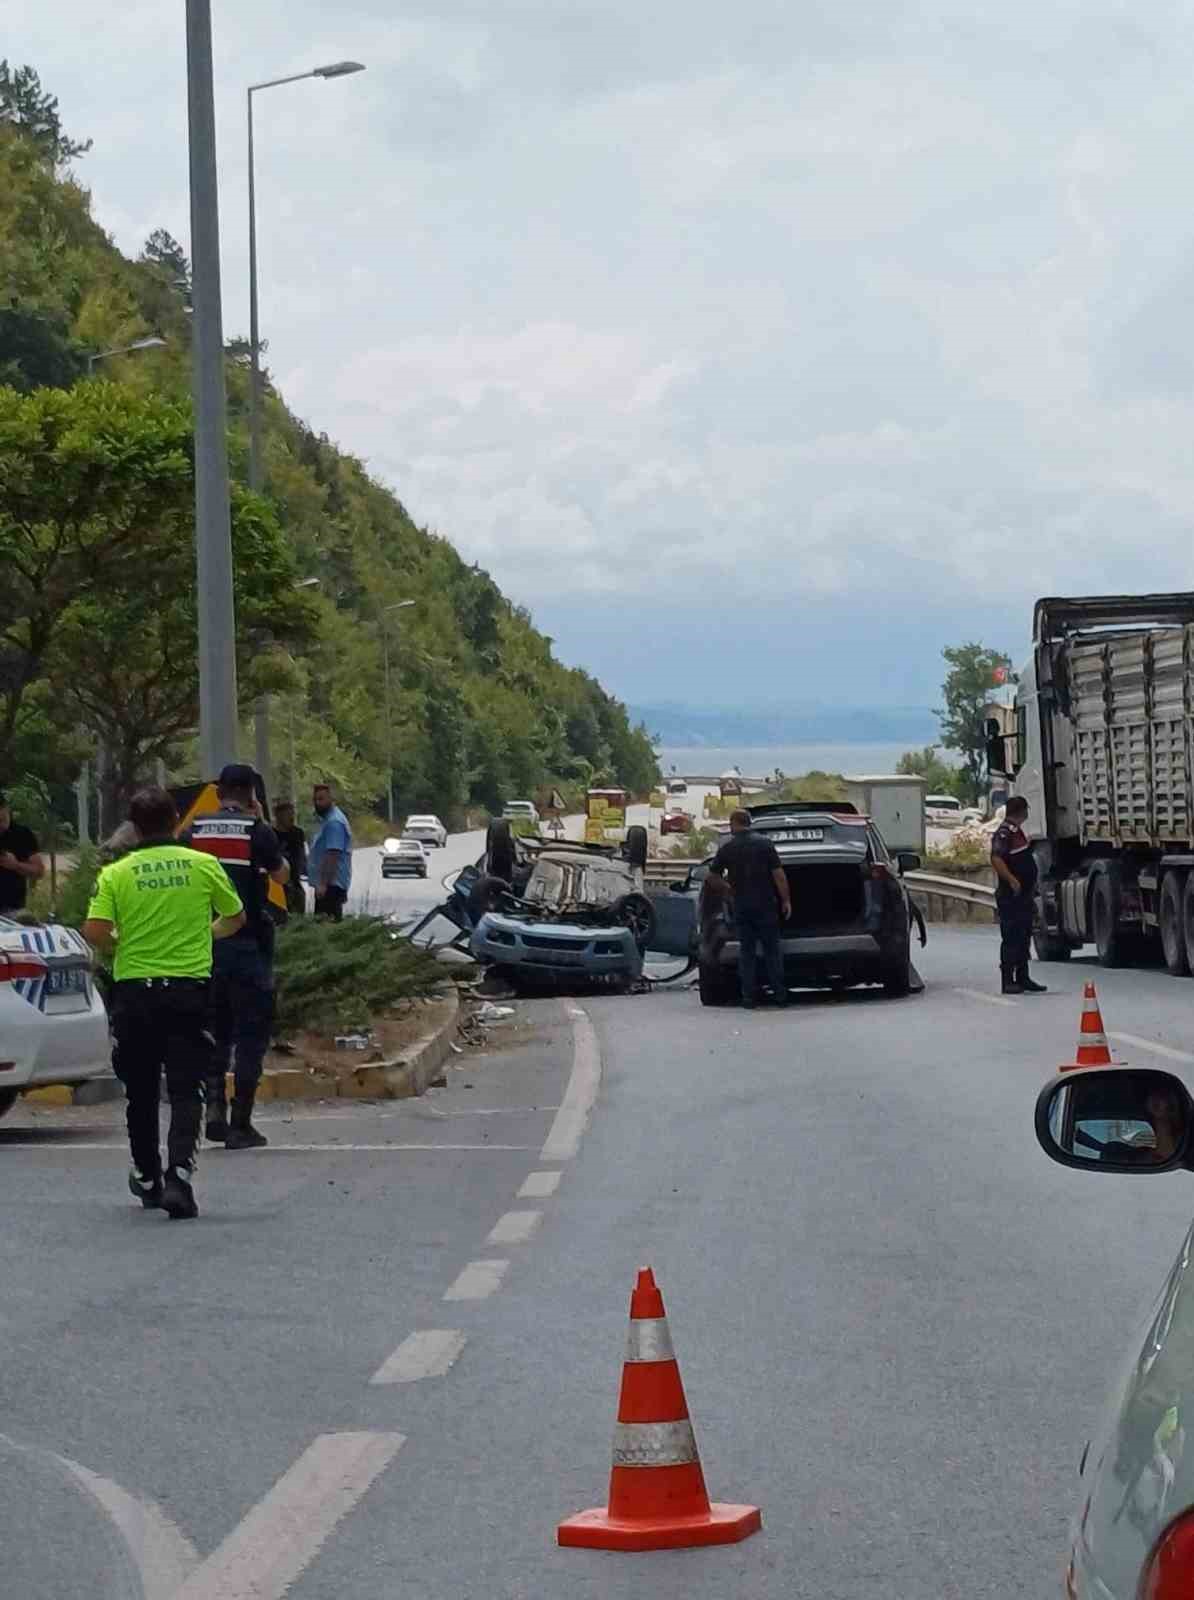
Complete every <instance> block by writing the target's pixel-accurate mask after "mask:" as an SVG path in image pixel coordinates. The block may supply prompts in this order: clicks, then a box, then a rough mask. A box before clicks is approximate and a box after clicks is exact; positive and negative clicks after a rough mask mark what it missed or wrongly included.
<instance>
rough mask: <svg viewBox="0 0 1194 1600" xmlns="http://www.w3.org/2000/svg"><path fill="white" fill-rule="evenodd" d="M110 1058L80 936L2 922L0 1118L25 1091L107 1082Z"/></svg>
mask: <svg viewBox="0 0 1194 1600" xmlns="http://www.w3.org/2000/svg"><path fill="white" fill-rule="evenodd" d="M110 1057H111V1049H110V1046H109V1043H108V1016H107V1012H106V1011H105V1009H104V1002H103V999H102V997H101V995H100V992H99V990H98V989H97V988H96V986H95V983H94V981H93V979H92V973H91V954H90V951H89V950H88V948H87V945H86V943H85V942H84V940H83V937H82V935H81V934H79V933H76V932H75V930H74V929H73V928H61V927H58V926H57V925H54V926H42V925H40V924H38V925H35V926H32V927H26V926H25V925H24V924H22V923H19V922H14V921H12V920H11V919H10V918H8V917H0V1116H3V1115H4V1113H5V1112H6V1111H8V1110H10V1109H11V1107H12V1106H13V1105H14V1104H15V1102H16V1099H17V1096H18V1094H19V1093H20V1091H21V1090H22V1089H36V1088H43V1087H45V1086H46V1085H47V1084H51V1083H55V1084H57V1083H63V1084H75V1083H86V1082H87V1081H88V1080H89V1079H91V1078H102V1077H107V1076H108V1075H109V1073H110V1070H111V1068H110V1065H109V1063H110Z"/></svg>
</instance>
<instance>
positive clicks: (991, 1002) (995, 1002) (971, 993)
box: [954, 989, 1016, 1006]
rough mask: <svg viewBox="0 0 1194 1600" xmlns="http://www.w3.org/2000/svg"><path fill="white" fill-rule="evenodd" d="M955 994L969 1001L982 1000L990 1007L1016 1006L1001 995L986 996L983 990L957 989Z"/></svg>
mask: <svg viewBox="0 0 1194 1600" xmlns="http://www.w3.org/2000/svg"><path fill="white" fill-rule="evenodd" d="M954 993H955V994H960V995H964V996H965V997H966V999H967V1000H981V1001H982V1002H983V1004H984V1005H988V1006H1014V1005H1015V1003H1016V1002H1015V1001H1014V1000H1008V999H1006V998H1005V997H1004V996H1003V995H1001V994H984V993H983V991H982V990H981V989H955V990H954Z"/></svg>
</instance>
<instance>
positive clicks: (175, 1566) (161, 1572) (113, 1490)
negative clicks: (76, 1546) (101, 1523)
mask: <svg viewBox="0 0 1194 1600" xmlns="http://www.w3.org/2000/svg"><path fill="white" fill-rule="evenodd" d="M58 1459H59V1460H60V1461H61V1462H62V1465H63V1466H64V1467H65V1468H66V1469H67V1471H68V1472H70V1473H71V1474H72V1476H73V1477H75V1478H77V1479H78V1481H79V1482H80V1483H81V1484H82V1485H83V1487H84V1489H86V1490H87V1492H88V1494H89V1495H90V1496H91V1497H92V1499H93V1500H95V1502H96V1503H97V1504H98V1505H99V1506H100V1507H101V1508H102V1509H103V1510H104V1511H105V1512H106V1513H107V1515H108V1517H109V1518H110V1519H111V1521H112V1522H113V1523H114V1525H115V1527H116V1529H117V1531H118V1532H119V1533H120V1536H121V1537H122V1538H123V1540H124V1542H125V1544H126V1545H127V1546H128V1548H129V1554H130V1555H131V1556H132V1557H133V1560H134V1561H135V1562H136V1563H137V1570H138V1572H139V1574H140V1578H141V1585H142V1588H143V1589H144V1591H145V1600H174V1596H175V1595H176V1594H177V1592H178V1588H179V1585H180V1584H182V1583H183V1582H185V1580H186V1576H187V1574H188V1573H189V1572H194V1570H195V1568H196V1567H197V1566H198V1565H199V1552H198V1551H197V1550H196V1549H195V1546H194V1545H193V1544H192V1543H191V1541H190V1540H189V1539H188V1538H187V1537H186V1535H185V1534H184V1533H183V1532H182V1530H181V1529H180V1528H178V1527H176V1526H175V1524H174V1523H173V1522H171V1520H170V1518H169V1517H168V1516H167V1515H166V1513H165V1512H164V1511H163V1510H162V1508H161V1506H159V1505H155V1503H154V1502H153V1501H152V1500H138V1499H137V1498H136V1497H135V1496H133V1495H131V1494H129V1492H128V1491H127V1489H122V1488H121V1487H120V1485H119V1484H118V1483H113V1482H112V1480H111V1478H101V1477H100V1476H99V1474H98V1473H96V1472H92V1471H91V1470H90V1468H88V1467H85V1466H83V1465H82V1464H81V1463H80V1462H78V1461H72V1460H71V1459H70V1457H69V1456H59V1458H58Z"/></svg>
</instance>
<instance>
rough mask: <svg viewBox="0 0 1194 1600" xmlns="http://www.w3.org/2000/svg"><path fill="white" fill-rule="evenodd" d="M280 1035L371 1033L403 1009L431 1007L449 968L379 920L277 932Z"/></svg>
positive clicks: (302, 923) (295, 925)
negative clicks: (406, 1004)
mask: <svg viewBox="0 0 1194 1600" xmlns="http://www.w3.org/2000/svg"><path fill="white" fill-rule="evenodd" d="M275 970H276V982H277V1022H276V1032H277V1033H278V1034H279V1035H280V1036H281V1037H283V1038H285V1037H287V1036H288V1035H291V1034H295V1033H301V1032H303V1031H304V1030H306V1029H311V1030H313V1031H315V1032H327V1033H340V1032H346V1031H349V1030H351V1029H354V1028H359V1027H363V1026H365V1025H366V1024H367V1023H368V1022H369V1021H370V1019H371V1018H375V1017H378V1016H381V1015H383V1014H384V1013H385V1012H387V1011H389V1010H391V1009H392V1008H393V1007H395V1006H397V1005H399V1004H400V1003H401V1002H402V1001H410V1000H425V999H429V998H431V997H432V996H434V995H436V994H438V993H439V992H440V991H441V990H442V989H443V988H444V985H445V983H446V981H447V980H446V975H445V972H444V968H443V967H442V966H440V964H439V963H438V962H437V961H436V960H435V957H434V956H431V955H429V954H428V953H427V952H426V951H425V950H419V949H417V948H416V947H415V946H414V945H413V944H411V943H410V941H409V940H408V939H403V938H400V937H399V936H398V935H397V934H396V933H395V932H394V930H393V928H391V927H390V926H389V925H388V924H387V923H385V922H383V921H382V920H381V919H380V918H379V917H346V918H345V920H344V921H343V922H331V921H329V920H327V919H326V918H323V917H294V918H292V919H291V921H290V922H289V923H287V925H286V926H285V927H284V928H281V929H279V931H278V943H277V956H276V963H275Z"/></svg>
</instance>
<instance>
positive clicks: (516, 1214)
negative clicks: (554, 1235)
mask: <svg viewBox="0 0 1194 1600" xmlns="http://www.w3.org/2000/svg"><path fill="white" fill-rule="evenodd" d="M542 1220H543V1213H542V1211H507V1212H506V1214H505V1216H504V1217H499V1218H498V1219H497V1221H496V1222H495V1223H494V1225H493V1228H492V1230H491V1232H490V1235H489V1238H488V1239H486V1241H485V1243H486V1244H525V1243H526V1242H527V1240H528V1239H529V1238H530V1237H531V1235H532V1234H533V1233H534V1231H535V1229H536V1228H537V1227H538V1226H539V1224H540V1222H541V1221H542Z"/></svg>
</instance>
